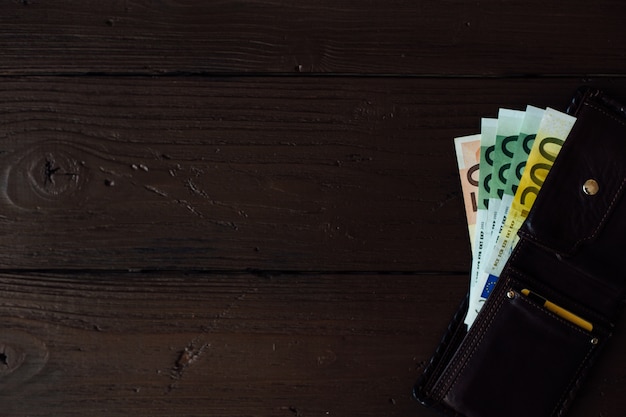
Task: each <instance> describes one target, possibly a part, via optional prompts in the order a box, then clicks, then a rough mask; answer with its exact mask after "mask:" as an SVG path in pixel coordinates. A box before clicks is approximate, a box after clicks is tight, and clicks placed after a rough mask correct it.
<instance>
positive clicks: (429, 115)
mask: <svg viewBox="0 0 626 417" xmlns="http://www.w3.org/2000/svg"><path fill="white" fill-rule="evenodd" d="M605 82H606V83H608V84H611V86H612V87H613V89H614V90H620V89H621V90H624V88H625V87H626V84H625V83H624V82H623V81H621V80H619V81H615V82H611V81H605ZM577 85H578V83H577V82H575V81H573V80H572V81H570V80H559V81H554V80H529V81H525V80H509V81H503V80H491V81H477V80H418V79H412V80H404V79H370V80H367V81H366V82H365V81H363V80H361V79H347V80H346V79H341V78H337V79H327V78H324V79H317V80H313V79H287V80H286V79H280V80H276V79H274V78H258V79H250V78H241V79H229V80H227V81H225V80H222V79H220V78H217V79H207V78H196V79H193V78H192V79H188V78H185V79H182V80H180V79H150V78H119V77H114V78H108V77H101V78H98V77H96V78H91V77H88V78H72V77H70V78H58V77H49V78H48V77H45V78H19V79H15V80H6V82H4V83H2V85H1V86H0V113H1V114H2V116H1V117H2V123H1V125H0V161H1V162H2V166H3V169H2V172H1V173H0V182H1V183H2V184H3V187H2V196H1V198H0V205H1V207H2V214H1V217H0V223H1V224H2V227H3V230H4V232H3V234H2V236H0V262H1V265H2V268H4V269H17V268H26V269H59V268H60V269H70V268H71V269H191V270H195V269H207V268H208V269H230V270H238V271H241V270H245V269H269V270H313V271H345V270H348V271H350V270H365V271H393V270H395V271H466V270H467V269H468V265H469V263H470V261H469V243H468V241H469V239H468V237H467V229H466V227H465V218H464V211H463V208H462V201H461V200H462V198H461V194H460V186H459V180H458V174H457V169H456V162H455V160H454V152H453V146H452V138H453V137H454V136H458V135H463V134H470V133H474V132H476V131H477V129H478V123H479V120H480V117H481V116H489V115H495V114H496V112H497V108H498V106H511V107H517V108H523V107H524V106H525V104H526V103H533V104H538V105H544V106H545V105H551V106H555V107H557V108H564V107H565V105H566V103H567V101H568V97H569V96H570V95H571V93H572V92H573V91H574V89H575V88H576V87H577Z"/></svg>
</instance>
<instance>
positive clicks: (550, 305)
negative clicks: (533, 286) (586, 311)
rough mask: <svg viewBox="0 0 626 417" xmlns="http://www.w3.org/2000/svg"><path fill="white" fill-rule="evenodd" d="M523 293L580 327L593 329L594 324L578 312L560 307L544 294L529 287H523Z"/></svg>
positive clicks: (588, 329)
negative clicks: (578, 314) (537, 292)
mask: <svg viewBox="0 0 626 417" xmlns="http://www.w3.org/2000/svg"><path fill="white" fill-rule="evenodd" d="M521 292H522V294H524V295H525V296H526V297H528V298H530V299H532V300H534V301H535V302H537V303H541V304H542V305H543V306H544V307H545V308H546V309H547V310H549V311H551V312H553V313H554V314H556V315H557V316H559V317H561V318H562V319H565V320H567V321H569V322H570V323H573V324H575V325H577V326H578V327H582V328H583V329H585V330H587V331H589V332H590V331H591V330H593V325H592V324H591V323H590V322H588V321H587V320H585V319H583V318H582V317H580V316H577V315H576V314H574V313H572V312H571V311H569V310H566V309H564V308H563V307H560V306H558V305H556V304H554V303H553V302H551V301H548V300H546V299H545V298H543V297H542V296H540V295H538V294H536V293H534V292H531V291H530V290H527V289H523V290H522V291H521Z"/></svg>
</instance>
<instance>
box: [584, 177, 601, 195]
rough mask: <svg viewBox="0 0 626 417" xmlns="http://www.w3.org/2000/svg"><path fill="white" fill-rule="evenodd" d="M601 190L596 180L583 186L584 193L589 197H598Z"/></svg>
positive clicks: (586, 182)
mask: <svg viewBox="0 0 626 417" xmlns="http://www.w3.org/2000/svg"><path fill="white" fill-rule="evenodd" d="M599 190H600V185H599V184H598V182H597V181H596V180H594V179H588V180H587V181H585V183H584V184H583V192H584V193H585V194H587V195H596V194H597V193H598V191H599Z"/></svg>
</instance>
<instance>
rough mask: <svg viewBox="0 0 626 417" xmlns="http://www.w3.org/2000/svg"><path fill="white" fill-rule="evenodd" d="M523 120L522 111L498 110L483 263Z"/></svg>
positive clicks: (495, 229) (495, 230) (495, 228)
mask: <svg viewBox="0 0 626 417" xmlns="http://www.w3.org/2000/svg"><path fill="white" fill-rule="evenodd" d="M523 120H524V112H523V111H519V110H510V109H500V110H499V111H498V126H497V128H496V143H495V147H494V151H493V171H492V177H491V190H490V192H489V207H488V209H487V213H488V214H487V222H486V224H487V227H486V229H487V230H486V232H485V236H486V237H485V245H484V250H483V261H485V260H487V259H488V255H489V251H490V248H491V246H493V241H494V239H495V238H496V237H497V235H498V233H500V227H501V225H499V224H498V223H497V218H498V213H499V212H500V211H501V210H502V205H503V204H502V197H503V196H504V192H505V189H506V187H507V183H508V177H509V171H510V168H511V161H512V160H513V156H514V154H515V152H516V151H517V143H518V142H517V138H518V136H519V133H520V129H521V127H522V122H523ZM509 204H510V203H509ZM481 269H482V268H481Z"/></svg>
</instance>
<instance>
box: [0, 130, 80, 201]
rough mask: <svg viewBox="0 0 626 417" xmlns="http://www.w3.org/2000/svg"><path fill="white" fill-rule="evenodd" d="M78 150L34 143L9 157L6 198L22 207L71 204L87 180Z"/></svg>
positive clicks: (62, 144) (57, 145) (62, 145)
mask: <svg viewBox="0 0 626 417" xmlns="http://www.w3.org/2000/svg"><path fill="white" fill-rule="evenodd" d="M80 153H81V151H80V150H79V149H75V148H74V147H73V146H72V145H71V144H69V143H58V142H55V143H43V144H42V143H38V144H35V145H32V146H31V147H29V148H28V149H26V150H25V151H23V153H21V155H15V156H13V157H12V159H13V161H15V162H14V163H12V164H10V165H9V166H8V169H7V170H6V171H5V175H8V178H7V179H6V184H7V190H6V192H7V197H8V198H9V200H10V201H11V202H13V203H14V204H15V205H17V206H20V207H23V208H33V207H39V206H51V205H52V206H55V205H62V204H66V203H68V202H71V203H75V202H76V200H77V199H80V198H81V194H82V193H81V191H82V189H83V188H84V187H83V186H84V184H85V182H86V181H87V173H86V168H85V166H84V165H83V164H82V163H81V162H79V161H80V158H78V157H76V155H79V154H80ZM68 200H69V201H68Z"/></svg>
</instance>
